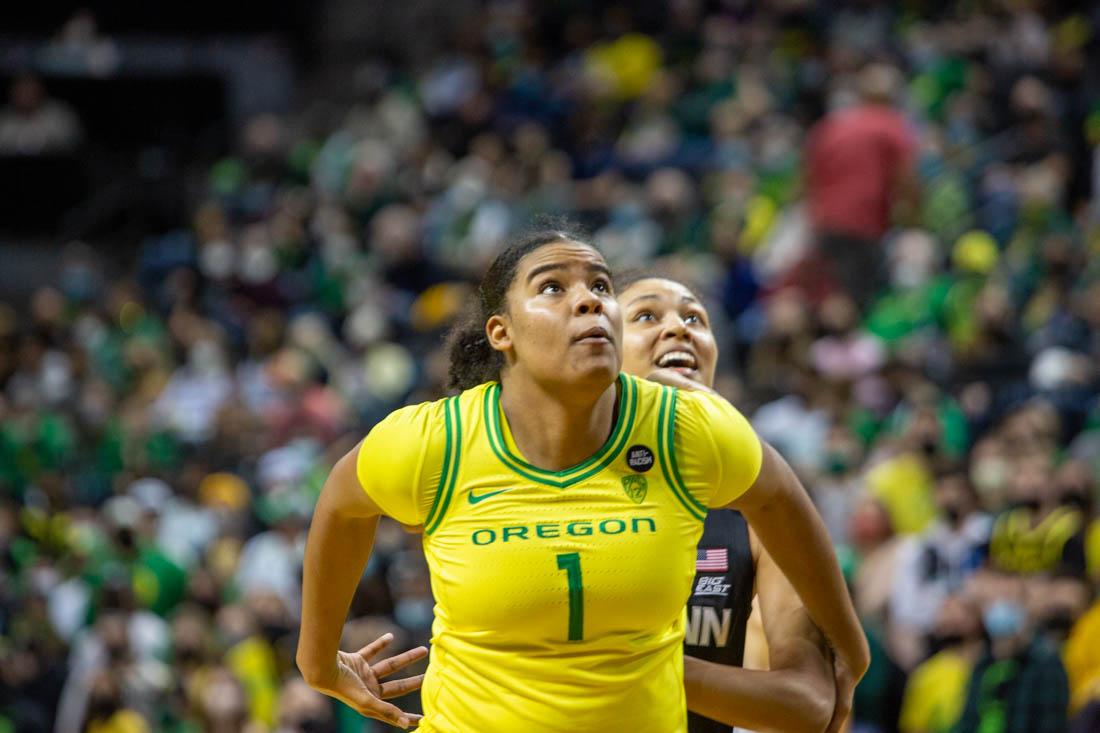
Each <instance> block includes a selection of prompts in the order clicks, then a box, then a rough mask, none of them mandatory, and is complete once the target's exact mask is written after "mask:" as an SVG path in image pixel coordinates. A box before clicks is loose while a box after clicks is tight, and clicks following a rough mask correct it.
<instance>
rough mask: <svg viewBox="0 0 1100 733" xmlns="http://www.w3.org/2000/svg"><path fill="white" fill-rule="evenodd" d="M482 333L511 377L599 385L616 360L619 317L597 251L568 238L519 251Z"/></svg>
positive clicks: (615, 368)
mask: <svg viewBox="0 0 1100 733" xmlns="http://www.w3.org/2000/svg"><path fill="white" fill-rule="evenodd" d="M485 333H486V335H487V336H488V339H489V343H490V345H491V346H492V348H493V349H495V350H496V351H498V352H500V353H502V354H503V356H504V365H503V369H502V371H501V376H502V381H506V380H507V379H508V378H510V377H515V378H524V379H529V380H531V381H533V382H535V383H538V384H543V385H562V386H565V385H568V386H569V387H570V388H574V389H575V388H578V387H582V388H583V387H589V388H591V389H592V390H596V391H599V390H603V389H606V388H607V386H608V385H610V384H611V383H612V382H613V381H614V380H615V377H616V375H618V373H619V369H620V366H621V359H622V357H621V352H620V344H621V343H622V317H621V315H620V312H619V305H618V303H617V301H616V300H615V296H614V293H613V290H612V285H611V275H610V273H609V272H608V269H607V264H606V262H605V261H604V259H603V257H602V256H601V255H600V253H599V252H597V251H596V250H595V249H593V248H592V247H590V246H589V245H586V244H582V243H580V242H576V241H572V240H560V241H557V242H553V243H550V244H545V245H543V246H541V247H539V248H538V249H535V250H533V251H531V252H529V253H528V254H526V255H524V256H523V258H522V259H520V260H519V262H518V263H517V265H516V269H515V274H514V276H513V277H512V279H511V284H510V285H509V286H508V290H507V293H506V297H505V303H504V307H503V308H502V309H500V312H499V313H496V314H493V315H491V316H490V317H489V318H488V320H487V321H486V324H485Z"/></svg>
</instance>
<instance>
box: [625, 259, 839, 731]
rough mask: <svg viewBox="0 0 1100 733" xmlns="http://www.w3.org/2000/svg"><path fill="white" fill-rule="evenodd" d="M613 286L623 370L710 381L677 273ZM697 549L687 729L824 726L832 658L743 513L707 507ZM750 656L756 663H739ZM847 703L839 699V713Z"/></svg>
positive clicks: (697, 314) (713, 351)
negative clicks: (756, 654)
mask: <svg viewBox="0 0 1100 733" xmlns="http://www.w3.org/2000/svg"><path fill="white" fill-rule="evenodd" d="M616 291H617V293H618V300H619V304H620V306H621V307H622V312H623V371H624V372H626V373H628V374H635V375H638V376H650V377H651V378H659V379H666V380H667V378H668V376H669V375H670V373H671V374H675V375H677V376H678V377H679V378H681V381H682V382H683V383H685V384H686V386H689V387H691V388H694V389H701V390H709V389H710V388H712V387H713V386H714V373H715V368H716V366H717V362H718V345H717V343H716V341H715V338H714V334H713V332H712V331H711V326H710V318H709V315H708V313H707V310H706V308H705V307H704V305H703V303H702V302H701V301H700V299H699V298H698V297H697V296H696V294H695V293H693V292H692V291H691V290H690V289H689V288H688V287H686V286H685V285H683V284H681V283H679V282H677V281H675V280H671V279H668V278H665V277H660V276H653V275H642V274H635V275H631V276H627V277H624V278H618V279H617V282H616ZM688 380H690V381H688ZM668 381H672V380H668ZM698 554H699V557H700V559H699V560H698V561H697V567H696V580H695V583H694V587H693V589H692V595H691V599H690V601H689V604H688V608H689V615H688V625H689V631H688V634H687V638H686V642H685V648H684V654H685V657H684V684H685V687H686V688H687V689H688V690H689V691H690V692H691V693H692V694H689V696H688V700H689V707H690V708H691V712H692V714H691V715H689V717H688V732H689V733H729V730H730V727H731V726H733V727H741V728H746V729H750V730H783V731H822V730H824V729H825V727H826V725H827V724H828V723H829V722H830V720H831V719H832V718H833V713H834V710H835V709H836V701H835V698H836V686H835V683H834V680H833V672H832V660H831V655H830V654H829V651H828V648H827V647H826V645H825V640H824V638H823V637H822V635H821V633H820V632H819V631H818V629H817V628H816V627H815V626H814V625H813V622H812V621H811V620H810V617H809V614H807V613H806V609H805V608H804V607H803V605H802V601H801V600H800V599H799V597H798V594H797V593H795V591H794V589H793V588H791V586H790V583H788V582H787V579H786V578H785V577H783V574H782V573H781V572H779V569H778V568H777V567H776V565H775V562H774V561H773V560H772V559H771V557H770V556H769V555H768V553H767V551H765V550H764V549H763V548H762V547H761V546H760V542H759V540H758V539H757V538H756V536H755V534H754V533H753V532H752V531H751V530H750V529H749V528H748V526H747V525H746V524H745V520H744V518H743V517H741V516H740V515H739V514H738V513H737V512H733V511H728V510H719V511H712V512H709V513H708V514H707V518H706V521H705V523H704V525H703V537H702V539H701V540H700V542H699V553H698ZM715 554H717V555H718V556H719V557H718V560H719V561H720V562H719V563H717V564H716V563H714V562H713V560H714V558H713V557H711V556H713V555H715ZM708 560H710V561H711V564H709V565H707V562H708ZM754 594H755V595H756V597H757V599H758V600H759V602H760V611H761V615H762V617H763V625H762V629H761V624H760V623H759V621H760V616H757V615H754V616H752V617H751V618H752V619H753V620H755V621H756V622H757V623H755V624H753V623H750V616H749V612H750V610H751V609H752V608H753V603H752V600H753V595H754ZM753 648H756V649H758V650H762V652H763V654H762V657H763V658H762V659H759V658H758V659H753V660H750V659H749V652H750V650H751V649H753ZM769 651H770V659H769ZM750 661H751V662H752V663H753V665H754V668H753V669H751V670H750V669H743V668H742V667H743V666H744V667H749V666H750ZM759 670H769V671H759ZM848 706H850V701H846V700H842V701H841V702H840V708H841V709H840V711H839V713H840V715H839V718H840V719H841V720H842V719H843V718H844V716H845V714H846V712H847V707H848Z"/></svg>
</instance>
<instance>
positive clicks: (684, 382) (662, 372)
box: [646, 369, 718, 394]
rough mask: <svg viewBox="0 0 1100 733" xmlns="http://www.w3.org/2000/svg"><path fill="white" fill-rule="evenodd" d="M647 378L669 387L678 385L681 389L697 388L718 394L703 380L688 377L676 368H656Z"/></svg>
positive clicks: (699, 390)
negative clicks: (698, 380) (697, 380)
mask: <svg viewBox="0 0 1100 733" xmlns="http://www.w3.org/2000/svg"><path fill="white" fill-rule="evenodd" d="M646 379H648V380H649V381H651V382H657V383H658V384H664V385H666V386H669V387H678V388H679V389H690V390H695V391H696V392H709V393H710V394H718V393H717V392H715V391H714V390H713V389H711V388H710V387H708V386H707V385H705V384H703V383H702V382H696V381H693V380H691V379H688V378H687V377H685V376H684V375H683V374H681V373H680V372H678V371H676V370H675V369H654V370H653V371H651V372H650V373H649V374H647V375H646Z"/></svg>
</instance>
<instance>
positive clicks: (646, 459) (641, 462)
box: [626, 445, 654, 473]
mask: <svg viewBox="0 0 1100 733" xmlns="http://www.w3.org/2000/svg"><path fill="white" fill-rule="evenodd" d="M653 461H654V457H653V451H651V450H650V449H649V448H648V447H647V446H644V445H632V446H630V447H629V448H627V449H626V465H628V466H630V467H631V468H633V469H634V470H635V471H637V472H639V473H645V472H646V471H648V470H649V469H651V468H653Z"/></svg>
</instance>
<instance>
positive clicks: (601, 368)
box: [571, 350, 622, 385]
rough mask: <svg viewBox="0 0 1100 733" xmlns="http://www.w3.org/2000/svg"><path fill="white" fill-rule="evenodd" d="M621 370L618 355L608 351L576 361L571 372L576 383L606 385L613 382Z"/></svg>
mask: <svg viewBox="0 0 1100 733" xmlns="http://www.w3.org/2000/svg"><path fill="white" fill-rule="evenodd" d="M621 368H622V365H621V364H620V362H619V357H618V354H616V353H615V352H614V350H608V352H607V353H604V354H593V355H590V356H586V357H585V358H583V359H577V360H576V361H575V362H574V363H573V368H572V370H571V371H572V372H573V375H574V376H575V377H576V381H577V382H583V383H586V384H593V385H601V384H602V385H607V384H610V383H611V382H614V381H615V378H616V377H618V376H619V370H620V369H621Z"/></svg>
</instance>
